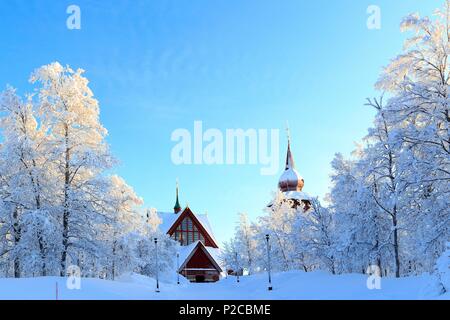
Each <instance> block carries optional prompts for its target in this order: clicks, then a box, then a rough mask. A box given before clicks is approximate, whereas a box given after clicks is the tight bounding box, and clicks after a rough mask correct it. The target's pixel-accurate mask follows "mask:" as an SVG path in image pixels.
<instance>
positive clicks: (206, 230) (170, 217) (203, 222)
mask: <svg viewBox="0 0 450 320" xmlns="http://www.w3.org/2000/svg"><path fill="white" fill-rule="evenodd" d="M158 215H159V217H160V218H161V220H162V223H161V225H160V226H159V228H160V230H161V231H162V232H164V233H167V234H172V233H173V232H174V231H175V229H176V227H177V226H178V224H179V223H181V221H182V220H183V219H184V217H186V216H187V215H189V216H190V217H191V218H192V219H193V220H194V221H195V222H196V223H197V225H198V226H199V227H200V229H202V230H200V231H201V232H202V233H203V234H204V235H206V236H207V237H208V238H209V241H210V242H211V243H212V244H213V247H215V248H218V247H219V246H218V242H217V240H216V239H215V237H214V234H213V232H212V228H211V225H210V223H209V219H208V215H206V214H195V213H193V212H192V211H191V209H190V208H189V207H186V208H185V209H184V210H183V212H182V213H181V214H174V213H167V212H158Z"/></svg>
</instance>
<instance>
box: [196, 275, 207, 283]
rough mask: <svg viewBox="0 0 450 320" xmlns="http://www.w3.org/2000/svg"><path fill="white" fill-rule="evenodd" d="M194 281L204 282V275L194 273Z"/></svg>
mask: <svg viewBox="0 0 450 320" xmlns="http://www.w3.org/2000/svg"><path fill="white" fill-rule="evenodd" d="M195 282H200V283H201V282H205V276H203V275H196V276H195Z"/></svg>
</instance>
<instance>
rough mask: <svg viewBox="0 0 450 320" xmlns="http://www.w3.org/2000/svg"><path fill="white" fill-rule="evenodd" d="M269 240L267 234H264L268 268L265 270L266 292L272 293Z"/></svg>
mask: <svg viewBox="0 0 450 320" xmlns="http://www.w3.org/2000/svg"><path fill="white" fill-rule="evenodd" d="M269 239H270V236H269V235H268V234H266V243H267V263H268V268H267V272H268V274H269V286H268V288H267V289H268V290H269V291H272V277H271V275H270V244H269Z"/></svg>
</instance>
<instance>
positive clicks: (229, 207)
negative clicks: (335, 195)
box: [0, 0, 443, 241]
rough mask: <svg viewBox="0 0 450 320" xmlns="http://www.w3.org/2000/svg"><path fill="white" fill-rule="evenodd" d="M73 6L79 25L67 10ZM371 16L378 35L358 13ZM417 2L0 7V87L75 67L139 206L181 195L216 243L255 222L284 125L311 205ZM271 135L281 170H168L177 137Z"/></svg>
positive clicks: (164, 204) (351, 138)
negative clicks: (376, 12) (42, 69)
mask: <svg viewBox="0 0 450 320" xmlns="http://www.w3.org/2000/svg"><path fill="white" fill-rule="evenodd" d="M71 4H76V5H78V6H79V7H80V9H81V30H69V29H67V27H66V19H67V18H68V16H69V15H68V14H66V8H67V7H68V6H69V5H71ZM371 4H375V5H378V6H379V7H380V8H381V14H382V15H381V29H380V30H369V29H368V28H367V27H366V20H367V18H368V15H367V13H366V9H367V7H368V6H369V5H371ZM442 4H443V1H437V0H436V1H429V0H426V1H425V0H397V1H392V0H386V1H384V0H383V1H381V0H375V1H365V0H340V1H337V0H334V1H330V0H315V1H301V0H292V1H261V0H241V1H238V0H219V1H213V0H191V1H160V0H152V1H132V2H131V1H120V0H114V1H109V3H107V2H106V1H80V0H72V1H47V0H39V1H31V0H26V1H25V0H23V1H18V0H17V1H2V2H1V3H0V39H1V49H0V87H1V88H4V87H5V86H6V84H11V85H13V86H15V87H18V88H19V91H20V92H22V93H23V92H26V91H30V90H31V87H30V85H29V84H28V83H27V80H28V77H29V75H30V73H31V72H32V71H33V70H34V69H35V68H37V67H39V66H41V65H43V64H48V63H50V62H52V61H59V62H60V63H61V64H69V65H70V66H72V67H73V68H83V69H85V70H86V76H87V77H88V78H89V79H90V81H91V84H90V85H91V88H92V90H93V91H94V93H95V96H96V98H97V99H98V100H99V102H100V106H101V121H102V123H103V124H104V126H105V127H106V128H107V129H108V130H109V136H108V141H109V143H110V144H111V148H112V151H113V153H114V154H115V156H116V157H117V158H118V159H120V165H119V166H118V167H117V168H116V169H115V171H116V172H117V173H118V174H119V175H121V176H123V177H124V178H125V179H126V180H127V182H128V183H129V184H130V185H132V186H133V187H134V188H135V190H136V192H137V193H138V194H139V195H140V196H142V197H143V198H144V200H145V203H146V205H147V206H152V207H156V208H158V209H160V210H172V207H173V205H174V194H175V190H174V188H175V180H176V178H177V177H178V178H179V180H180V187H181V190H180V200H181V203H182V205H183V206H184V205H185V204H186V203H187V202H188V203H189V205H190V207H191V208H192V209H193V210H194V211H195V212H198V213H204V212H206V211H207V212H208V214H209V218H210V220H211V223H212V225H213V228H214V229H215V234H216V237H217V238H218V239H219V240H220V241H223V240H227V239H228V238H229V237H230V236H231V234H232V231H233V229H234V226H235V222H236V221H237V213H238V212H247V213H248V214H249V216H250V217H251V218H253V219H256V217H257V216H259V215H261V214H262V209H263V208H264V206H265V205H266V203H267V202H268V201H269V200H270V197H271V193H272V192H273V191H274V190H275V189H276V186H277V181H278V177H279V174H281V170H282V165H281V164H282V162H283V161H284V157H285V148H286V141H285V137H284V127H285V123H286V120H289V124H290V129H291V135H292V149H293V152H294V157H295V160H296V163H297V169H298V170H299V172H300V173H301V174H302V175H303V177H304V178H305V181H306V183H305V188H304V191H306V192H308V193H309V194H311V195H317V196H320V197H323V196H324V195H325V194H326V193H327V191H328V188H329V175H330V172H331V171H330V161H331V160H332V158H333V155H334V154H335V153H336V152H342V153H344V154H349V153H350V151H351V150H353V148H354V142H355V141H358V140H359V139H360V138H361V137H363V136H364V135H365V133H366V130H367V127H369V126H370V125H371V121H372V116H373V113H372V111H371V110H369V109H368V108H367V107H364V102H365V98H366V97H372V96H378V95H379V93H377V92H375V91H374V89H373V84H374V83H375V81H376V80H377V77H378V75H379V73H380V72H381V68H382V66H383V65H386V64H387V63H388V62H389V59H391V58H393V57H394V56H395V55H396V54H398V53H399V52H400V50H401V48H402V40H403V39H404V36H405V35H402V34H401V33H400V30H399V23H400V20H401V18H402V17H403V16H405V15H406V14H408V13H411V12H417V11H419V12H421V14H424V15H425V14H427V15H428V14H431V13H432V11H433V10H434V9H435V8H437V7H440V6H441V5H442ZM195 120H201V121H203V126H204V127H205V128H206V129H207V128H218V129H220V130H223V131H224V130H225V129H228V128H243V129H248V128H255V129H272V128H273V129H276V128H278V129H280V133H281V153H280V159H279V160H280V172H279V174H277V175H275V176H261V175H260V166H254V165H253V166H252V165H245V166H227V165H223V166H206V165H197V166H195V165H192V166H186V165H182V166H176V165H174V164H173V163H172V161H171V157H170V154H171V149H172V148H173V146H174V145H175V143H174V142H172V141H171V140H170V137H171V133H172V132H173V131H174V130H175V129H177V128H186V129H188V130H190V131H192V130H193V124H194V121H195Z"/></svg>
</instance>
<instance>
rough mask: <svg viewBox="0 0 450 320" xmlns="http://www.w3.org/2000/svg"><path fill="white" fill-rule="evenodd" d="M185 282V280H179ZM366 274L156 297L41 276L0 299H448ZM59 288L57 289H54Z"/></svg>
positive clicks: (292, 278)
mask: <svg viewBox="0 0 450 320" xmlns="http://www.w3.org/2000/svg"><path fill="white" fill-rule="evenodd" d="M183 280H184V279H183ZM366 281H367V277H365V276H364V275H356V274H349V275H339V276H333V275H330V274H327V273H324V272H313V273H304V272H300V271H292V272H285V273H279V274H275V275H274V276H273V287H274V290H273V291H271V292H269V291H267V275H266V274H258V275H254V276H248V277H241V281H240V283H236V278H234V277H229V278H227V279H223V280H221V281H219V282H217V283H212V284H194V283H188V282H186V281H185V280H184V281H182V284H180V285H177V284H175V283H161V284H160V288H161V292H159V293H156V292H155V280H154V279H151V278H147V277H144V276H139V275H127V276H123V277H121V278H120V279H118V280H116V281H106V280H99V279H82V282H81V289H80V290H69V289H67V286H66V279H65V278H58V277H40V278H28V279H0V299H50V300H54V299H56V291H57V290H56V288H57V287H58V299H77V300H78V299H80V300H84V299H102V300H103V299H108V300H109V299H139V300H143V299H152V300H155V299H170V300H178V299H180V300H181V299H186V300H193V299H195V300H197V299H198V300H201V299H205V300H215V299H225V300H229V299H237V300H240V299H249V300H254V299H263V300H267V299H269V300H270V299H289V300H292V299H308V300H310V299H314V300H316V299H339V300H341V299H450V294H448V293H447V294H446V295H443V296H440V297H436V296H434V295H433V294H430V293H427V292H429V288H430V285H429V284H430V283H432V277H431V276H429V275H423V276H419V277H410V278H402V279H391V278H389V279H382V282H381V289H380V290H369V289H367V286H366ZM57 284H58V285H57Z"/></svg>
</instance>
